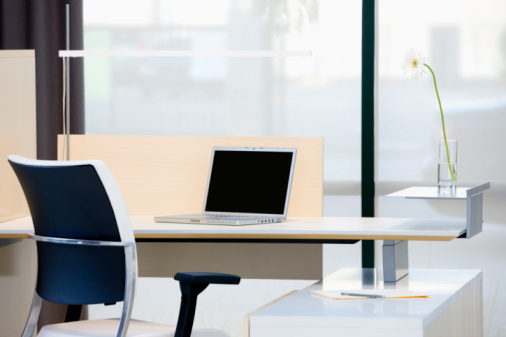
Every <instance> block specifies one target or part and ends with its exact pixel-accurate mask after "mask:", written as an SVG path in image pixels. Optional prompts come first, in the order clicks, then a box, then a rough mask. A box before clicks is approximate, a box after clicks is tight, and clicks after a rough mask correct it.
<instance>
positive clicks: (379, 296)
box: [341, 292, 385, 298]
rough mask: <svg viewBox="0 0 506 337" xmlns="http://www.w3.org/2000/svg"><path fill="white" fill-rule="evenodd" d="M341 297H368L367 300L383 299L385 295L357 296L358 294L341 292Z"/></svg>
mask: <svg viewBox="0 0 506 337" xmlns="http://www.w3.org/2000/svg"><path fill="white" fill-rule="evenodd" d="M341 295H343V296H358V297H368V298H385V295H374V294H359V293H347V292H342V293H341Z"/></svg>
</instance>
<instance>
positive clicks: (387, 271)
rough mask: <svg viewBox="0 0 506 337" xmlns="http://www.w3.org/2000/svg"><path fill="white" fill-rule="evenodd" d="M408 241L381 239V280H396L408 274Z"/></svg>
mask: <svg viewBox="0 0 506 337" xmlns="http://www.w3.org/2000/svg"><path fill="white" fill-rule="evenodd" d="M408 264H409V261H408V241H393V240H385V241H383V280H384V281H385V282H397V281H399V280H400V279H401V278H403V277H404V276H406V275H408V268H409V267H408Z"/></svg>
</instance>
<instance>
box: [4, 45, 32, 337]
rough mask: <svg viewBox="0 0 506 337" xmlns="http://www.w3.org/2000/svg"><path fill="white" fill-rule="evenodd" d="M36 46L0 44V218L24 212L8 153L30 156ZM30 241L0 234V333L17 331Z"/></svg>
mask: <svg viewBox="0 0 506 337" xmlns="http://www.w3.org/2000/svg"><path fill="white" fill-rule="evenodd" d="M35 122H36V118H35V52H34V51H33V50H0V222H4V221H8V220H12V219H16V218H20V217H24V216H28V215H29V214H30V213H29V211H28V205H27V203H26V199H25V196H24V195H23V191H22V190H21V186H20V185H19V182H18V179H17V178H16V176H15V174H14V171H13V170H12V168H11V167H10V165H9V163H8V162H7V156H8V155H10V154H19V155H22V156H25V157H30V158H35V157H36V155H37V153H36V152H37V150H36V149H37V145H36V125H35ZM36 270H37V266H36V253H35V244H34V243H33V242H31V241H28V240H10V239H0V298H1V299H2V300H1V302H0V303H1V304H0V335H1V336H6V337H7V336H21V333H22V332H23V328H24V326H25V322H26V319H27V317H28V316H27V315H28V312H29V310H30V305H31V302H32V301H31V300H32V296H33V289H34V286H35V277H36V276H35V271H36Z"/></svg>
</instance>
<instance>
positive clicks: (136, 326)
mask: <svg viewBox="0 0 506 337" xmlns="http://www.w3.org/2000/svg"><path fill="white" fill-rule="evenodd" d="M118 326H119V320H117V319H100V320H88V321H77V322H69V323H60V324H52V325H46V326H44V327H43V328H42V329H41V330H40V332H39V334H38V335H37V337H116V334H117V332H118ZM175 330H176V327H175V326H172V325H163V324H157V323H150V322H143V321H134V320H132V321H130V325H129V327H128V334H127V336H128V337H174V332H175ZM191 336H192V337H229V336H228V335H227V334H226V333H224V332H223V331H220V330H216V329H194V330H193V331H192V334H191Z"/></svg>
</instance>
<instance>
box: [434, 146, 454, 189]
mask: <svg viewBox="0 0 506 337" xmlns="http://www.w3.org/2000/svg"><path fill="white" fill-rule="evenodd" d="M457 145H458V143H457V141H456V140H449V139H448V140H447V141H446V142H445V141H444V140H441V141H440V142H439V161H438V165H437V166H438V174H437V184H438V191H439V194H440V195H455V193H456V191H457Z"/></svg>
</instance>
